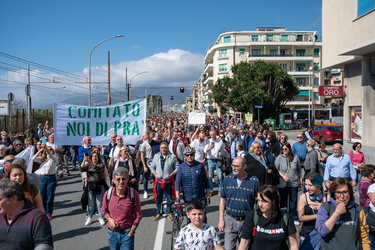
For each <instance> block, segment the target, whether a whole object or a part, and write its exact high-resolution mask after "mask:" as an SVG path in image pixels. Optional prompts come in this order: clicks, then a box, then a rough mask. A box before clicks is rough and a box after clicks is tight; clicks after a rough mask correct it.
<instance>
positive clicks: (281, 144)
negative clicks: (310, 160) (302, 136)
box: [279, 134, 289, 147]
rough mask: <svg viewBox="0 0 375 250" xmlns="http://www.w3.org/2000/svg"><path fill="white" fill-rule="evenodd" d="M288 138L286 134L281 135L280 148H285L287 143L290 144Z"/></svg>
mask: <svg viewBox="0 0 375 250" xmlns="http://www.w3.org/2000/svg"><path fill="white" fill-rule="evenodd" d="M288 139H289V138H288V136H287V135H286V134H280V136H279V143H280V147H282V146H284V144H285V142H288Z"/></svg>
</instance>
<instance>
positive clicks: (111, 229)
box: [0, 114, 375, 249]
mask: <svg viewBox="0 0 375 250" xmlns="http://www.w3.org/2000/svg"><path fill="white" fill-rule="evenodd" d="M146 127H147V130H146V132H144V133H143V134H142V138H141V139H140V140H139V141H135V142H134V143H133V144H131V145H124V144H123V138H122V136H120V135H118V134H116V133H112V134H110V136H109V138H108V144H107V145H92V139H91V138H90V137H88V136H85V137H84V138H82V145H56V144H55V142H54V133H53V128H50V127H49V125H48V123H47V124H45V125H44V126H43V125H42V124H39V125H38V129H37V131H34V130H33V128H32V126H29V128H28V130H27V131H25V137H26V138H25V140H24V143H22V142H21V141H20V140H18V139H17V140H14V141H11V140H10V137H9V136H8V135H7V133H6V132H4V131H3V132H1V141H0V163H1V162H2V168H1V171H0V172H1V175H0V178H4V179H3V180H1V181H0V214H1V215H2V216H0V244H3V242H5V241H8V242H7V244H8V245H11V246H13V248H16V247H15V246H19V247H20V248H22V249H34V248H36V247H37V246H43V247H45V248H41V249H52V248H53V242H52V235H51V226H50V221H51V220H52V219H53V207H54V206H53V204H54V195H55V191H56V187H57V183H58V179H59V178H63V177H64V175H65V174H66V175H67V176H70V175H71V173H70V171H72V170H73V169H75V168H79V170H80V173H81V177H82V185H83V187H84V190H85V192H87V201H88V202H87V213H86V221H85V226H90V225H91V224H92V222H93V221H94V218H93V217H94V215H95V212H97V215H98V221H99V224H100V225H102V226H104V225H105V224H107V226H108V244H109V246H110V248H111V249H134V248H135V246H134V235H135V232H136V230H137V227H138V225H139V223H140V221H141V219H142V207H141V202H140V200H141V198H140V197H143V199H145V200H146V199H148V197H149V196H150V193H149V191H150V189H149V184H152V185H153V186H152V196H153V202H155V215H154V221H159V220H160V219H162V218H163V213H166V217H167V219H169V220H170V221H173V220H174V216H173V211H172V206H171V204H172V201H174V200H175V201H182V202H184V203H186V204H187V205H186V207H187V218H186V219H187V225H186V227H184V228H183V229H181V231H180V233H179V236H178V238H177V240H176V243H175V245H174V247H175V249H214V248H215V249H223V247H222V244H221V242H220V239H219V237H218V233H217V232H216V230H215V228H214V227H212V226H210V225H209V224H207V223H208V221H207V214H206V213H207V212H206V206H207V205H208V204H209V200H210V197H212V196H214V195H217V196H218V197H219V198H220V201H219V209H218V211H217V212H218V216H219V217H218V221H219V222H218V225H217V228H218V230H219V231H220V232H224V248H225V249H237V248H238V249H262V248H263V249H314V247H318V248H319V247H320V249H329V248H331V249H339V248H342V249H375V230H374V229H373V228H374V227H375V225H372V222H371V218H372V217H374V216H375V183H374V182H375V166H374V165H371V164H366V163H365V156H364V154H363V153H362V152H361V144H360V143H358V142H356V143H354V144H353V150H352V151H350V152H348V153H347V154H346V153H344V152H343V149H342V145H341V144H334V145H333V154H332V155H329V153H328V152H327V150H326V149H325V147H326V146H325V145H324V144H317V143H316V142H315V141H314V140H313V139H312V135H311V128H308V129H307V130H306V131H304V132H301V133H299V134H298V135H297V137H296V142H295V143H291V140H290V139H289V138H288V136H287V135H285V134H283V133H280V132H277V133H276V131H274V129H275V128H274V127H273V126H272V125H270V124H269V123H266V122H264V123H263V124H260V123H258V122H257V121H255V122H252V123H247V122H246V121H243V120H240V119H235V118H232V117H224V118H218V117H208V118H207V120H206V123H205V124H202V125H191V124H189V123H188V116H187V115H186V114H170V115H163V116H150V117H148V118H147V121H146ZM28 148H31V149H30V150H32V151H33V157H32V159H31V163H26V161H25V159H22V157H20V153H21V152H22V151H23V150H26V149H28ZM21 155H22V154H21ZM22 160H23V161H22ZM28 164H31V166H32V167H31V169H32V170H31V171H29V172H27V171H26V170H27V169H28ZM20 190H21V191H22V192H20ZM355 195H358V196H359V200H360V202H359V203H360V204H357V203H356V202H355ZM164 200H166V201H167V206H166V209H165V210H164V209H163V201H164ZM31 215H32V216H33V218H31ZM16 218H17V220H16ZM20 220H25V222H27V223H31V220H33V221H34V220H35V221H36V222H35V223H39V224H43V225H41V227H43V228H44V229H45V230H43V232H39V228H35V227H27V228H25V230H28V231H29V232H30V234H28V235H27V236H26V234H25V236H23V237H21V238H19V239H17V241H16V242H11V243H10V242H9V240H10V239H13V238H11V237H13V236H12V234H14V233H15V231H17V230H18V229H17V227H16V224H17V223H20ZM374 221H375V217H374ZM23 226H24V227H26V226H25V225H23ZM297 226H301V229H300V230H299V231H298V232H297ZM7 230H8V232H9V231H10V232H11V233H4V232H5V231H7ZM13 230H15V231H13ZM36 230H37V231H38V233H36V232H35V231H36ZM30 235H33V237H31V238H30ZM297 235H298V237H297ZM193 236H194V237H193ZM10 241H11V240H10ZM21 246H25V247H21ZM348 247H349V248H348ZM13 248H12V247H10V248H7V249H13Z"/></svg>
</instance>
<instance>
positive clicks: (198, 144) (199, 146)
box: [185, 131, 207, 163]
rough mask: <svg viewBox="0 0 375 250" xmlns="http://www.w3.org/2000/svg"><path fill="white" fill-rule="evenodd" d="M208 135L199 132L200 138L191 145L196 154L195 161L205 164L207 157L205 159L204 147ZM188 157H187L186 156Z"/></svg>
mask: <svg viewBox="0 0 375 250" xmlns="http://www.w3.org/2000/svg"><path fill="white" fill-rule="evenodd" d="M206 142H207V141H206V134H205V133H204V132H203V131H201V132H199V138H198V139H195V140H194V141H192V142H191V143H190V147H192V148H194V152H195V157H194V158H195V160H196V161H198V162H200V163H204V161H205V157H204V147H205V146H206ZM185 156H186V155H185Z"/></svg>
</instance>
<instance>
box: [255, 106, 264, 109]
mask: <svg viewBox="0 0 375 250" xmlns="http://www.w3.org/2000/svg"><path fill="white" fill-rule="evenodd" d="M254 108H256V109H262V108H263V106H254Z"/></svg>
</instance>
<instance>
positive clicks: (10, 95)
mask: <svg viewBox="0 0 375 250" xmlns="http://www.w3.org/2000/svg"><path fill="white" fill-rule="evenodd" d="M8 100H9V101H11V102H13V100H14V94H13V93H12V92H9V94H8Z"/></svg>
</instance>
